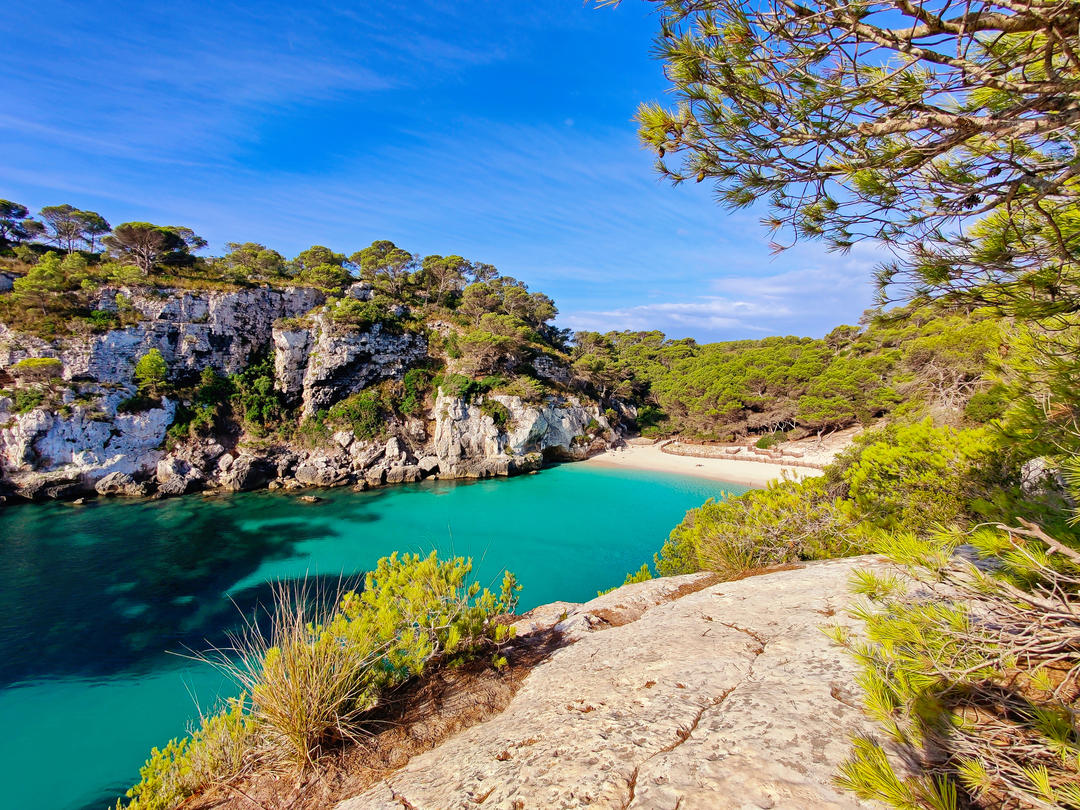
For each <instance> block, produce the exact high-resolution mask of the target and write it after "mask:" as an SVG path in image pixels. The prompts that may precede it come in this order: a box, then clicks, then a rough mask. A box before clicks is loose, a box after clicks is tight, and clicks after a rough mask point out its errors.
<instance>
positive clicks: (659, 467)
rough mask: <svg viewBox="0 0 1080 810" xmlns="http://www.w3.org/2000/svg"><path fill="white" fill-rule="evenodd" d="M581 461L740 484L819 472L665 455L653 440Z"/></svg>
mask: <svg viewBox="0 0 1080 810" xmlns="http://www.w3.org/2000/svg"><path fill="white" fill-rule="evenodd" d="M582 463H584V464H595V465H597V466H602V467H623V468H626V469H631V470H654V471H656V472H667V473H676V474H678V475H699V476H701V477H702V478H712V479H714V480H717V481H726V482H728V483H730V484H743V485H744V486H748V487H763V486H765V485H766V484H767V483H769V482H770V481H775V480H776V479H778V478H781V477H782V476H783V474H784V472H785V471H786V472H787V474H788V475H789V476H790V477H793V478H798V479H801V478H808V477H810V476H814V475H821V470H817V469H814V468H813V467H798V466H794V465H792V466H788V465H786V464H785V465H780V464H764V463H762V462H759V461H743V460H741V459H740V460H736V459H730V458H694V457H692V456H675V455H669V454H668V453H662V452H660V447H659V445H655V444H654V445H645V446H641V445H630V446H628V447H623V448H620V449H618V450H608V451H606V452H604V453H600V454H599V455H596V456H593V457H592V458H590V459H588V460H587V461H585V462H582Z"/></svg>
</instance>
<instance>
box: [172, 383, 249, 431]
mask: <svg viewBox="0 0 1080 810" xmlns="http://www.w3.org/2000/svg"><path fill="white" fill-rule="evenodd" d="M233 392H234V386H233V383H232V381H231V380H229V379H228V378H227V377H222V376H221V375H220V374H218V373H217V372H216V371H214V369H212V368H210V367H209V366H207V367H206V368H204V369H203V370H202V373H201V374H200V376H199V384H198V385H197V386H196V388H195V391H194V392H193V395H192V401H191V405H190V406H181V407H179V408H177V412H176V417H175V419H174V420H173V423H172V425H171V426H170V427H169V435H170V436H172V437H173V438H175V439H180V438H182V437H184V436H207V435H210V434H211V433H213V432H214V430H215V429H216V428H217V426H218V424H219V422H220V421H221V418H222V409H223V408H224V406H225V403H226V402H228V400H229V398H230V397H231V396H232V394H233Z"/></svg>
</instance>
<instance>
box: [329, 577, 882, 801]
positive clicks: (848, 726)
mask: <svg viewBox="0 0 1080 810" xmlns="http://www.w3.org/2000/svg"><path fill="white" fill-rule="evenodd" d="M874 564H875V562H874V560H873V559H872V558H867V557H863V558H856V559H848V560H833V561H828V562H821V563H811V564H807V565H805V566H804V567H801V568H799V569H798V570H785V571H778V572H773V573H766V574H763V575H760V576H756V577H751V578H748V579H744V580H741V581H738V582H726V583H720V584H710V582H711V580H710V579H709V575H707V574H693V575H689V576H685V577H676V578H669V579H658V580H652V581H650V582H645V583H640V584H636V585H626V586H623V587H622V588H619V589H618V590H616V591H614V592H612V593H610V594H607V595H605V596H602V597H600V598H598V599H595V600H593V601H591V602H589V603H587V604H584V605H580V606H575V605H567V604H565V603H562V604H557V605H553V606H547V607H545V608H539V609H537V610H535V611H533V612H531V613H530V614H528V615H527V616H526V618H525V619H524V620H522V621H521V622H519V623H518V628H519V632H520V633H530V632H543V631H544V630H546V629H547V628H549V627H551V626H552V625H555V627H556V629H557V630H559V631H561V632H562V633H563V635H564V641H565V642H567V643H566V645H565V646H563V647H562V648H560V649H558V650H557V651H556V652H555V653H554V654H552V655H551V656H550V658H548V659H547V660H546V661H544V662H543V663H541V664H540V665H538V666H537V667H536V668H535V669H534V670H533V671H532V672H531V673H530V674H529V675H528V676H527V678H526V679H525V681H524V683H523V685H522V688H521V689H520V691H519V692H518V693H517V694H516V695H515V696H514V697H513V699H512V700H511V702H510V704H509V706H508V707H507V708H506V709H505V710H504V711H503V712H501V713H500V714H498V715H496V716H495V717H493V718H491V719H489V720H487V721H486V722H483V723H480V724H479V725H476V726H473V727H472V728H469V729H467V730H465V731H463V732H461V733H459V734H457V735H456V736H454V737H452V738H450V739H449V740H447V741H445V742H443V743H442V744H441V745H439V746H437V747H436V748H434V749H433V750H431V751H428V752H426V753H424V754H421V755H420V756H417V757H415V758H413V759H412V760H411V761H410V762H408V764H407V765H405V766H404V767H403V768H401V769H400V770H398V771H397V772H395V773H394V774H392V775H390V776H388V777H386V778H385V779H383V780H382V781H381V782H379V783H378V784H376V785H375V786H373V787H371V788H370V789H368V790H366V791H365V792H364V793H363V794H361V795H359V796H356V797H355V798H352V799H349V800H347V801H344V802H342V803H340V804H338V805H337V810H375V809H376V808H378V809H379V810H382V809H384V808H385V810H391V808H393V810H400V808H402V807H408V808H413V810H452V809H453V808H471V807H476V806H478V805H482V806H483V807H491V808H500V809H502V808H505V809H506V810H512V809H513V808H534V807H536V808H539V807H543V808H577V807H591V808H620V809H621V808H680V810H695V809H698V808H700V810H706V808H707V809H708V810H719V809H720V808H770V807H776V808H811V807H812V808H837V809H838V810H839V808H859V807H869V806H875V805H871V804H868V803H864V802H861V801H859V800H858V799H856V798H855V797H854V796H853V795H851V794H849V793H845V792H843V791H842V790H840V789H839V788H837V787H836V786H834V785H833V783H832V777H833V775H834V773H835V769H836V767H837V765H838V764H839V763H840V762H841V761H842V760H844V759H845V758H846V757H847V756H848V753H849V751H850V738H851V736H852V735H854V734H873V733H874V728H875V727H874V726H873V724H872V723H871V722H870V721H869V720H868V719H867V718H866V717H865V716H864V714H863V711H862V709H861V708H860V700H861V696H860V694H859V693H858V692H857V688H856V687H855V686H854V683H855V678H854V676H855V671H856V665H855V663H854V661H853V660H852V659H851V658H850V657H849V656H848V655H847V654H845V653H844V652H843V651H842V650H840V649H839V648H837V647H835V646H832V645H831V644H830V643H829V641H828V640H827V639H826V637H825V636H824V635H823V634H822V632H821V628H822V626H824V625H826V624H831V623H840V624H843V625H845V626H848V627H851V628H853V631H854V632H856V633H857V632H859V630H858V624H857V622H856V621H855V620H853V619H852V618H851V617H849V616H848V615H847V614H846V612H845V608H846V607H848V606H850V604H851V603H852V600H853V599H854V597H853V595H852V594H851V592H850V590H849V587H848V580H849V578H850V576H851V573H852V571H853V570H855V569H856V568H859V567H863V566H867V565H874Z"/></svg>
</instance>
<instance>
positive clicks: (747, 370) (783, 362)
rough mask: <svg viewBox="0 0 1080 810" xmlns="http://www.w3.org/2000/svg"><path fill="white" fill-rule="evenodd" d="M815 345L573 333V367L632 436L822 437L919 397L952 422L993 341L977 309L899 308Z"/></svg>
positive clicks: (993, 325)
mask: <svg viewBox="0 0 1080 810" xmlns="http://www.w3.org/2000/svg"><path fill="white" fill-rule="evenodd" d="M870 315H871V316H872V317H871V322H870V325H869V326H868V327H867V328H866V329H859V328H857V327H839V328H837V329H835V330H833V332H831V333H830V334H829V335H828V336H826V337H825V338H824V339H823V340H812V339H810V338H794V337H771V338H764V339H762V340H740V341H732V342H728V343H711V344H705V345H698V344H697V343H695V342H694V341H692V340H667V339H665V338H664V336H663V334H662V333H660V332H611V333H608V334H606V335H598V334H596V333H588V332H581V333H578V334H577V335H576V336H575V341H576V345H575V347H574V352H573V357H574V360H573V368H574V371H575V372H576V373H577V374H578V375H579V377H580V378H581V379H582V380H584V381H586V382H587V383H588V384H590V385H592V386H593V387H594V388H595V390H596V392H597V394H598V395H599V396H601V397H605V396H609V395H611V394H617V395H618V396H621V397H624V398H628V399H630V400H631V401H634V402H636V403H637V404H638V407H639V412H638V419H637V422H638V426H639V429H641V431H642V434H643V435H655V434H657V433H659V432H660V430H659V429H660V428H661V427H663V429H664V430H665V431H666V432H670V433H681V434H684V435H689V436H697V437H701V438H706V439H725V438H727V437H729V436H732V435H739V434H744V433H746V432H748V431H752V432H756V431H758V430H761V429H767V430H770V431H776V430H782V429H786V428H790V427H794V426H796V425H798V426H801V427H804V428H807V429H810V430H815V431H824V430H832V429H835V428H840V427H845V426H848V425H852V424H855V423H857V422H862V423H864V424H866V423H869V422H872V421H873V420H875V419H877V418H879V417H881V416H885V415H888V414H889V413H890V412H892V411H893V410H894V409H895V408H896V407H897V406H898V405H899V404H900V403H905V402H906V403H910V402H916V401H919V402H926V403H928V404H930V405H932V406H933V407H934V408H937V409H938V410H940V411H942V412H946V413H955V414H956V418H957V419H959V414H960V413H961V411H962V409H963V407H964V406H965V404H966V402H967V399H968V398H969V397H970V396H971V395H972V394H973V393H976V392H977V391H978V390H979V389H980V387H985V386H986V385H987V383H986V382H985V377H986V375H987V374H988V372H989V371H990V366H991V360H990V358H991V357H993V356H995V355H996V354H997V352H998V349H999V346H1000V344H1001V339H1002V338H1001V331H1002V327H1001V324H1000V323H999V322H998V321H997V320H996V319H994V318H993V317H991V315H990V313H987V312H982V311H978V312H972V313H966V314H965V313H946V312H944V311H942V310H941V309H940V308H938V309H935V308H932V307H918V308H916V307H909V308H906V309H899V310H893V311H890V312H889V313H880V312H877V313H870Z"/></svg>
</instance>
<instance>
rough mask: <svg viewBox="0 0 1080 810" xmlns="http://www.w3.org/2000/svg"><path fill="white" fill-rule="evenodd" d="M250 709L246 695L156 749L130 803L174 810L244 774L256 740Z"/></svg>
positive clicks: (137, 809) (147, 809) (145, 809)
mask: <svg viewBox="0 0 1080 810" xmlns="http://www.w3.org/2000/svg"><path fill="white" fill-rule="evenodd" d="M246 709H247V701H246V699H245V696H243V695H241V696H240V697H239V698H234V699H231V700H229V701H228V702H227V704H226V708H224V709H223V710H222V711H220V712H218V713H216V714H212V715H209V716H207V717H204V718H203V719H202V722H201V724H200V725H199V727H198V728H197V729H196V730H195V731H193V732H192V734H191V736H190V737H183V738H181V739H172V740H170V741H169V743H168V744H167V745H166V746H165V747H164V748H160V749H159V748H154V749H152V750H151V751H150V758H149V759H148V760H147V761H146V764H145V765H143V766H142V768H140V769H139V782H138V783H137V784H136V785H134V786H133V787H132V788H131V789H129V790H128V791H127V793H126V796H127V798H128V799H129V800H130V801H129V802H128V804H127V807H128V808H130V810H172V808H174V807H176V806H178V805H180V804H181V803H182V802H183V801H184V800H185V799H188V798H189V797H191V796H193V795H195V794H196V793H198V792H199V791H200V790H203V789H205V788H207V787H209V786H210V785H212V784H214V783H215V782H217V781H219V780H220V779H221V778H222V777H223V776H231V775H233V774H236V773H239V772H240V770H241V768H242V766H243V763H244V760H245V759H248V758H250V756H251V753H252V752H251V748H252V745H253V743H254V742H255V741H254V739H253V723H252V721H251V719H250V717H249V716H248V714H247V713H246ZM120 807H121V803H120V802H117V808H120Z"/></svg>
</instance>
